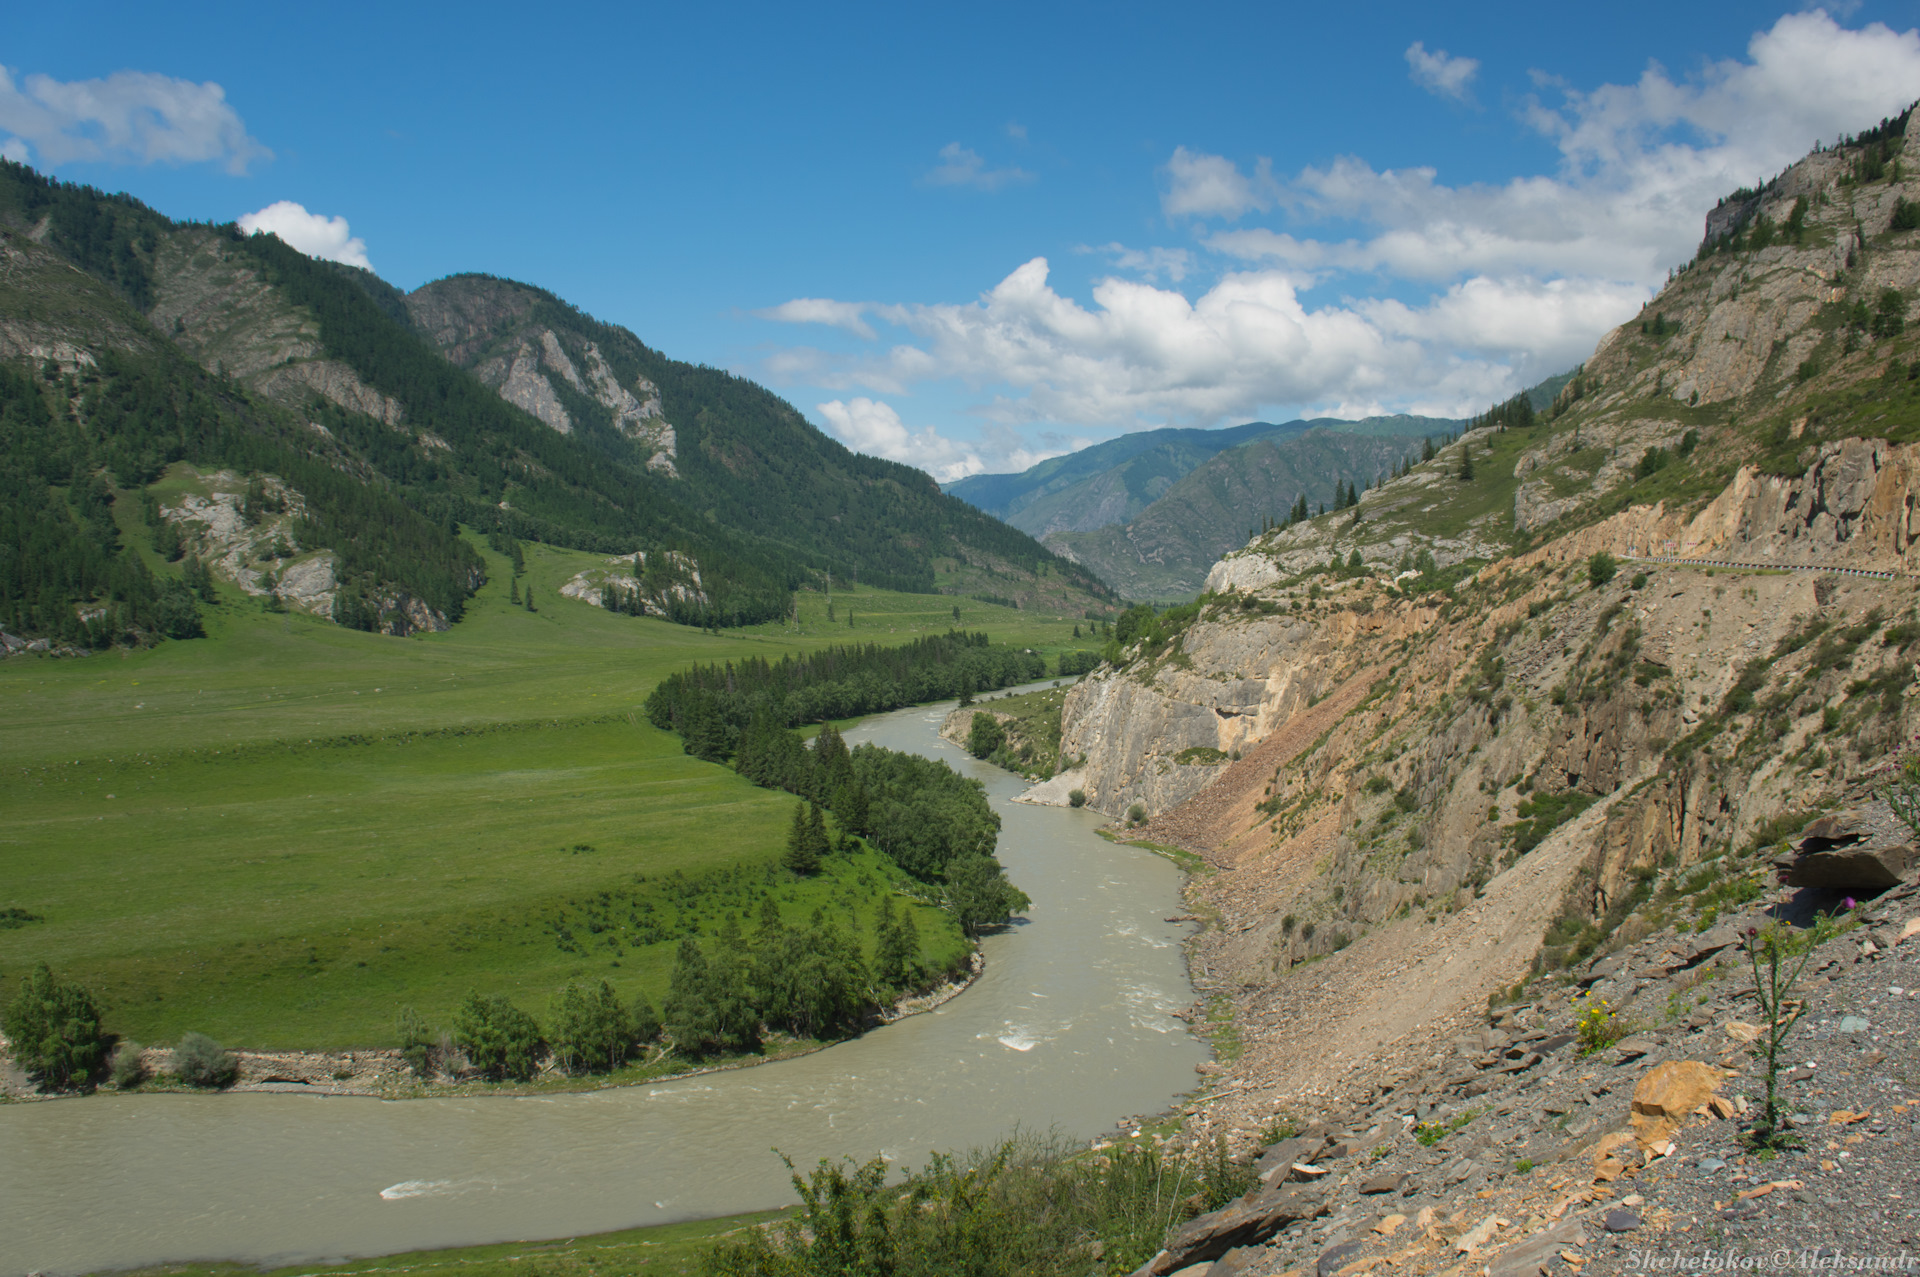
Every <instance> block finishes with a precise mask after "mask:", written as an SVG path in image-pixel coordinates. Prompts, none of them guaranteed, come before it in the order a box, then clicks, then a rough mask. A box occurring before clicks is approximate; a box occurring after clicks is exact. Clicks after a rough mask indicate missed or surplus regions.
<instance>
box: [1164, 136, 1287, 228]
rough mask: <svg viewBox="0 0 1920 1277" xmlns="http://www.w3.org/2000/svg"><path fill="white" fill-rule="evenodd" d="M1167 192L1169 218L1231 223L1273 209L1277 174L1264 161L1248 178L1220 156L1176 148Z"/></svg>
mask: <svg viewBox="0 0 1920 1277" xmlns="http://www.w3.org/2000/svg"><path fill="white" fill-rule="evenodd" d="M1166 174H1167V189H1166V191H1165V192H1164V193H1163V194H1162V195H1161V196H1160V209H1161V211H1162V212H1164V213H1165V214H1166V215H1167V216H1168V217H1224V218H1226V219H1227V220H1228V221H1232V220H1233V219H1235V218H1237V217H1240V216H1242V215H1244V214H1246V213H1250V212H1252V211H1253V210H1254V209H1261V210H1265V209H1268V208H1271V207H1273V174H1272V172H1271V169H1270V166H1269V164H1268V162H1267V161H1266V160H1261V161H1260V163H1259V165H1258V167H1257V168H1256V169H1255V170H1254V174H1253V176H1252V177H1247V176H1246V175H1245V174H1243V173H1242V172H1241V171H1240V170H1239V168H1238V167H1236V166H1235V164H1234V163H1233V161H1232V160H1229V159H1226V158H1225V157H1223V156H1219V155H1207V154H1205V153H1203V152H1199V151H1189V150H1188V149H1187V148H1186V147H1184V146H1176V147H1175V148H1174V149H1173V158H1171V159H1169V160H1168V161H1167V168H1166Z"/></svg>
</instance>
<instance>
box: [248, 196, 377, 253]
mask: <svg viewBox="0 0 1920 1277" xmlns="http://www.w3.org/2000/svg"><path fill="white" fill-rule="evenodd" d="M240 229H241V230H243V231H245V232H247V234H249V235H261V234H266V235H277V236H279V237H280V239H282V240H283V241H285V242H286V243H287V244H288V245H289V246H290V247H293V248H297V249H299V250H300V251H301V252H303V253H305V254H306V255H307V256H308V257H318V258H321V259H322V260H324V261H329V262H344V263H345V264H346V265H348V266H358V267H361V268H362V269H364V270H372V269H373V263H372V262H370V261H368V260H367V244H366V241H365V240H363V239H359V238H358V237H356V236H354V235H353V234H352V233H351V232H350V231H349V230H348V229H347V219H346V218H344V217H328V216H326V215H325V214H323V213H309V212H307V210H306V209H305V208H303V207H301V206H300V205H298V204H296V203H294V202H293V201H292V200H279V201H277V202H276V203H272V204H269V205H267V206H266V207H265V208H263V209H261V210H260V211H259V212H257V213H247V214H245V215H244V216H242V217H241V218H240Z"/></svg>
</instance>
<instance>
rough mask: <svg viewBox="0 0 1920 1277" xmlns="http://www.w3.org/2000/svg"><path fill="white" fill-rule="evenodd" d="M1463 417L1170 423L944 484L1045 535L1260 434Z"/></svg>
mask: <svg viewBox="0 0 1920 1277" xmlns="http://www.w3.org/2000/svg"><path fill="white" fill-rule="evenodd" d="M1456 424H1457V423H1455V422H1452V421H1447V420H1442V419H1440V418H1432V417H1408V416H1393V417H1368V418H1366V419H1365V420H1362V421H1340V420H1337V419H1335V418H1332V417H1320V418H1316V419H1314V420H1312V421H1289V422H1285V423H1283V424H1280V425H1274V424H1272V423H1270V422H1265V421H1254V422H1249V423H1247V424H1246V425H1243V426H1229V427H1227V428H1225V429H1221V430H1191V429H1179V428H1174V427H1168V428H1166V429H1161V430H1142V431H1138V432H1136V433H1134V434H1130V435H1122V436H1120V438H1118V439H1109V440H1108V441H1107V442H1105V443H1097V444H1094V445H1093V446H1092V447H1088V448H1082V449H1081V450H1080V451H1078V452H1073V453H1069V454H1067V455H1066V456H1064V457H1053V458H1050V459H1048V460H1046V461H1042V462H1041V463H1040V464H1038V465H1036V466H1033V467H1031V468H1030V469H1027V470H1024V471H1022V472H1021V473H1019V474H978V475H973V476H971V477H969V478H965V479H961V480H959V481H957V482H955V483H950V484H948V485H947V487H946V491H948V492H950V493H952V494H953V495H954V496H957V497H959V498H961V499H962V500H964V501H967V502H969V503H971V504H973V505H976V506H978V507H979V508H980V509H982V510H985V511H986V512H987V513H988V514H991V515H993V516H995V517H996V518H1000V519H1004V520H1006V521H1007V522H1008V523H1010V524H1012V525H1013V526H1014V527H1016V528H1020V529H1021V530H1023V531H1026V532H1031V533H1032V534H1033V535H1034V536H1037V537H1044V536H1045V535H1046V534H1047V533H1049V532H1085V531H1089V530H1091V529H1093V528H1101V527H1106V526H1108V525H1109V524H1117V523H1125V522H1127V521H1128V520H1130V519H1132V518H1133V517H1134V516H1135V515H1137V514H1139V513H1140V512H1141V511H1142V510H1144V509H1146V508H1147V507H1148V506H1149V505H1151V504H1153V502H1155V501H1157V500H1159V499H1160V498H1161V497H1162V496H1164V495H1165V494H1166V492H1167V490H1168V489H1169V488H1171V487H1172V486H1173V485H1174V484H1175V483H1177V482H1179V480H1180V478H1181V477H1182V476H1183V475H1186V474H1187V473H1189V472H1190V471H1192V470H1193V469H1194V467H1196V466H1198V465H1200V464H1201V463H1202V462H1204V461H1206V460H1207V458H1209V457H1212V456H1215V455H1217V454H1218V453H1221V452H1224V451H1226V450H1227V449H1229V448H1236V447H1239V446H1240V445H1242V444H1247V443H1252V442H1254V441H1255V440H1258V439H1270V440H1276V441H1277V440H1282V439H1290V438H1294V437H1296V436H1298V435H1302V434H1305V433H1306V432H1307V431H1309V430H1313V429H1316V428H1319V429H1325V430H1340V431H1351V432H1353V433H1356V434H1385V435H1396V436H1402V435H1427V434H1443V433H1445V432H1446V431H1448V430H1450V429H1452V428H1453V427H1454V426H1455V425H1456Z"/></svg>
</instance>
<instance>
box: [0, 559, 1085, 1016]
mask: <svg viewBox="0 0 1920 1277" xmlns="http://www.w3.org/2000/svg"><path fill="white" fill-rule="evenodd" d="M471 543H472V544H473V545H474V548H475V552H476V553H477V554H479V555H481V556H483V557H484V558H485V559H486V561H487V563H488V566H489V574H490V582H489V584H487V585H486V586H484V587H483V588H482V589H481V590H480V591H479V592H478V594H477V595H476V596H475V597H474V599H473V600H472V603H471V605H470V610H469V615H468V618H467V620H466V621H465V622H463V623H462V624H461V625H459V626H457V627H455V628H454V629H452V630H450V631H447V632H445V633H438V634H432V633H423V634H419V635H415V636H414V637H411V638H408V639H393V638H385V637H381V636H377V635H370V634H364V633H360V632H356V631H350V630H346V629H343V628H341V627H338V626H334V625H329V624H327V623H325V622H323V621H320V620H317V619H315V618H312V617H308V616H303V615H299V614H296V613H281V614H274V613H267V612H263V611H261V610H260V609H259V607H258V605H257V604H255V603H253V602H252V601H250V600H244V601H243V600H242V599H240V598H239V596H238V594H237V592H236V591H232V590H227V591H225V593H224V599H225V601H224V602H223V603H222V604H221V605H220V606H219V607H216V608H212V609H209V611H208V615H207V626H208V630H209V637H208V638H207V639H205V640H199V641H195V642H190V643H168V644H162V645H160V646H158V647H153V648H149V649H143V650H125V651H119V652H115V653H111V654H105V655H100V656H95V657H92V658H90V659H64V660H63V659H55V658H30V657H29V658H15V659H13V660H10V661H7V662H5V663H3V664H0V707H4V709H3V711H0V712H4V715H5V717H6V719H7V721H9V722H13V723H27V722H31V723H33V724H35V730H33V731H31V732H24V731H21V732H9V733H5V734H4V736H0V806H4V809H5V810H6V811H7V812H8V820H7V822H6V825H5V829H4V833H3V834H0V837H4V839H5V847H6V852H5V855H6V863H7V866H8V874H7V876H6V880H5V882H4V885H0V908H4V907H14V908H20V909H24V910H26V911H27V912H29V913H32V914H36V915H39V916H40V917H41V918H42V919H43V920H42V921H37V922H31V923H28V924H26V925H24V926H20V927H17V928H14V929H11V930H0V997H4V996H5V995H6V989H7V987H9V986H10V985H11V982H12V981H13V980H14V979H17V978H18V977H19V976H20V975H22V974H24V972H25V971H26V970H27V969H28V967H29V966H30V964H31V963H33V962H35V961H39V960H46V961H49V962H51V963H52V964H53V965H54V966H55V968H56V969H57V970H59V971H61V972H62V973H64V974H67V975H69V976H72V977H74V978H77V979H80V980H81V981H82V982H84V983H87V984H89V985H91V986H93V987H94V988H95V989H96V990H98V991H99V992H100V993H101V994H102V996H103V998H104V1001H105V1002H106V1004H107V1008H108V1023H109V1026H110V1027H111V1028H113V1029H114V1030H115V1031H118V1032H123V1033H127V1034H130V1035H132V1036H135V1037H138V1038H140V1039H142V1040H144V1041H156V1040H158V1041H167V1040H172V1039H173V1038H176V1037H177V1036H178V1035H179V1034H180V1033H182V1032H184V1031H186V1030H188V1029H197V1030H200V1031H203V1032H208V1033H212V1034H214V1035H215V1036H217V1037H222V1038H224V1039H226V1040H228V1041H231V1042H233V1043H235V1044H238V1045H245V1046H255V1047H265V1046H281V1047H294V1046H301V1047H322V1046H349V1045H362V1046H364V1045H378V1044H382V1043H387V1042H390V1041H392V1040H393V1037H394V1016H395V1014H396V1012H397V1010H398V1008H399V1006H400V1005H402V1004H412V1005H414V1006H417V1007H418V1008H419V1009H420V1010H421V1012H422V1013H423V1014H425V1015H426V1016H427V1017H428V1018H429V1020H430V1021H432V1022H437V1023H443V1024H444V1023H445V1015H446V1012H447V1009H448V1008H449V1007H450V1006H451V1004H452V1003H453V1002H454V1001H455V1000H456V999H457V998H458V997H459V996H460V995H462V994H463V993H464V992H465V991H466V990H467V989H468V988H469V987H479V988H481V989H482V990H490V991H498V992H502V993H507V994H509V995H511V996H513V997H515V998H516V999H518V1000H520V1001H521V1002H522V1003H523V1004H524V1005H526V1006H527V1007H529V1009H532V1010H534V1011H535V1013H536V1014H539V1013H541V1012H542V1011H543V1010H544V1008H545V1005H546V998H547V997H548V995H550V994H551V993H552V992H553V991H554V990H555V989H556V988H557V987H558V986H559V985H560V984H561V983H563V982H564V981H565V980H566V979H568V978H569V977H571V976H575V975H588V976H593V977H596V978H597V977H602V976H604V977H606V978H608V979H610V980H612V981H613V982H614V984H615V986H616V988H618V989H619V990H620V991H621V992H622V994H623V995H627V996H631V994H632V993H634V992H637V991H640V990H645V991H646V992H648V993H649V994H650V995H652V996H654V997H655V998H656V999H657V998H658V997H659V996H660V995H661V994H663V993H664V991H665V985H666V977H667V972H668V968H669V964H670V961H671V952H672V948H673V943H672V940H671V939H665V938H663V939H660V940H658V941H655V942H650V943H647V942H640V943H636V942H635V936H636V932H639V933H641V934H643V935H644V933H645V930H646V929H645V928H644V927H638V926H636V925H635V924H634V923H633V922H632V920H633V919H636V918H637V919H638V920H639V922H640V923H644V924H649V925H651V926H653V927H654V928H656V929H658V930H659V931H660V932H662V933H663V934H668V933H671V934H675V935H677V934H679V933H682V932H684V931H686V930H688V929H689V928H691V927H693V926H697V927H699V928H700V930H701V933H702V934H706V935H711V934H712V933H713V931H714V930H715V929H716V928H717V927H718V926H719V925H720V922H721V915H722V914H723V913H726V912H737V911H739V910H740V909H741V908H745V907H747V905H749V904H752V905H753V906H754V907H757V900H758V898H759V896H760V895H761V894H762V893H765V892H768V891H771V892H772V894H773V895H774V897H775V898H776V900H778V901H779V902H780V905H781V908H782V910H783V911H784V912H785V913H787V914H788V916H789V919H790V920H791V921H803V920H804V919H805V918H806V917H807V916H808V915H809V914H810V913H811V912H812V910H813V909H814V908H815V907H820V908H824V909H825V910H826V911H827V912H828V913H829V914H830V915H833V916H836V917H838V918H840V919H841V921H842V922H843V923H847V922H849V921H851V920H852V919H853V918H860V919H864V920H865V925H866V927H867V929H866V931H865V933H864V934H865V935H866V936H867V937H869V939H870V937H871V925H870V923H871V918H872V915H873V911H874V909H875V907H876V906H877V903H878V901H879V900H880V899H881V898H883V897H884V896H885V895H886V894H887V893H888V892H889V891H890V889H891V882H892V880H893V879H894V877H896V876H897V871H893V870H892V869H891V867H890V866H889V865H887V864H885V863H884V862H881V861H879V860H877V859H860V860H855V861H846V860H844V859H843V860H841V861H840V863H839V865H838V867H837V869H836V871H835V872H834V873H833V874H829V875H823V876H822V878H821V879H819V880H816V881H813V882H809V883H799V882H796V881H793V880H790V879H789V878H787V877H785V876H784V875H783V874H782V873H775V874H774V875H773V877H772V880H771V881H770V880H769V878H768V873H769V868H770V866H771V865H772V864H773V862H774V861H775V860H776V859H777V857H778V854H779V851H780V849H781V848H782V846H783V844H784V838H785V833H786V828H787V822H788V820H789V817H790V812H791V807H792V801H793V800H792V799H791V798H790V797H788V796H787V795H784V794H778V793H774V792H771V791H768V790H762V789H757V788H754V787H753V786H751V785H749V784H748V783H746V782H745V781H743V780H741V779H740V778H738V777H737V776H735V775H734V774H733V773H732V772H731V771H730V770H728V769H726V768H724V767H719V766H715V765H712V764H708V763H703V762H700V761H698V760H695V759H692V758H689V757H688V756H687V755H685V754H684V753H682V752H681V749H680V744H679V742H678V741H677V740H676V739H674V738H673V737H671V736H669V735H667V734H666V733H662V732H659V731H657V730H655V729H654V728H652V727H651V726H649V725H648V723H647V722H646V720H645V718H644V717H643V716H641V715H640V714H639V713H638V707H639V705H640V703H641V701H643V700H644V699H645V697H646V694H647V693H648V691H650V690H651V688H652V686H653V685H654V683H655V682H656V681H657V680H658V679H659V678H660V677H661V676H662V675H663V674H664V673H666V672H668V671H671V670H674V669H678V668H682V667H683V666H685V665H687V664H688V663H690V662H692V661H694V660H701V661H711V660H725V659H728V658H729V657H733V656H737V655H740V654H745V653H749V652H751V653H757V654H768V655H773V656H778V655H779V654H780V653H781V652H785V651H792V650H796V649H806V648H811V647H819V646H823V645H826V644H828V643H841V642H845V641H846V640H847V638H848V637H849V634H850V633H851V636H852V637H856V638H862V639H878V640H883V641H884V639H885V638H887V637H889V636H897V637H903V638H904V637H907V636H910V635H912V634H915V633H926V632H932V631H941V630H944V629H945V628H946V627H947V626H949V625H951V624H952V623H953V617H952V608H953V607H954V606H955V605H956V601H955V600H952V599H947V598H941V597H939V596H931V595H910V594H900V593H894V592H884V591H876V590H872V589H869V588H866V587H862V588H860V589H859V590H858V591H853V592H846V591H842V590H838V589H836V592H835V599H834V602H835V605H836V618H837V619H836V622H835V623H833V624H831V625H830V624H828V623H827V621H826V601H825V599H824V598H822V597H820V596H818V595H812V594H806V595H803V596H802V598H801V601H800V629H799V631H798V632H795V631H793V630H792V629H791V628H789V627H783V626H780V625H767V626H763V627H759V628H755V629H748V630H744V631H728V632H726V633H724V634H721V635H715V634H708V633H703V632H701V631H698V630H694V629H690V628H687V627H682V626H675V625H671V624H668V623H666V622H664V621H660V620H655V619H649V618H633V617H626V616H619V615H609V614H607V613H605V612H602V611H601V610H599V609H597V608H593V607H590V606H588V605H586V604H584V603H580V602H577V601H574V600H570V599H562V598H560V597H559V595H558V593H557V591H558V588H559V586H560V585H561V584H562V583H564V582H565V581H566V580H567V579H569V578H570V577H571V576H572V575H573V574H574V573H575V572H577V571H579V570H580V569H581V568H582V567H583V566H587V565H591V564H595V563H598V562H599V561H600V559H599V556H594V555H589V554H585V553H582V552H578V551H570V550H563V549H558V548H554V547H549V546H527V547H524V553H525V556H526V566H527V570H526V574H525V576H524V577H522V578H521V581H522V582H523V583H524V584H526V585H527V586H529V587H530V588H531V590H532V592H533V594H534V597H535V599H536V602H537V606H538V608H539V610H538V611H536V612H531V613H530V612H528V611H527V610H526V609H525V608H524V607H518V606H513V605H511V604H510V603H508V601H507V599H506V593H507V591H508V589H509V579H510V577H511V575H512V574H511V571H510V568H509V565H508V564H507V563H506V562H505V560H504V559H502V558H500V557H499V556H496V555H493V554H492V553H491V552H490V551H487V550H486V549H485V548H484V543H483V542H481V541H480V539H479V538H477V537H474V538H471ZM142 552H143V553H150V552H149V551H145V550H143V551H142ZM849 605H851V606H852V607H853V609H854V626H853V628H852V629H851V631H849V628H848V626H847V624H846V620H845V618H846V614H847V611H846V610H847V608H848V606H849ZM958 606H960V607H961V609H962V615H963V620H964V623H965V624H966V625H967V626H969V627H970V628H973V629H983V630H986V631H987V632H989V633H990V634H992V635H993V636H994V637H995V638H997V639H1002V640H1006V641H1012V642H1019V643H1021V644H1023V645H1029V646H1034V647H1036V648H1040V649H1042V650H1054V649H1057V648H1058V647H1060V646H1063V645H1070V644H1069V643H1068V640H1069V639H1070V635H1071V633H1072V621H1071V619H1070V618H1066V619H1062V620H1059V621H1056V620H1054V619H1052V618H1051V617H1041V616H1039V615H1037V614H1034V613H1031V612H1021V611H1013V610H1010V609H1005V608H999V607H992V606H988V605H983V604H977V603H974V602H971V601H961V602H959V604H958ZM589 848H590V850H589ZM676 871H677V872H678V873H679V874H683V875H685V876H686V878H687V879H688V880H690V881H691V882H693V883H695V884H702V885H704V886H705V887H706V888H707V889H706V890H705V891H704V892H696V891H691V890H690V889H689V888H688V886H687V884H686V883H685V882H681V881H677V880H675V879H673V878H672V877H671V875H673V874H675V873H676ZM720 873H725V874H727V875H729V877H728V878H727V879H726V880H725V881H723V882H722V881H718V880H716V879H715V878H714V876H713V875H715V874H720ZM641 879H644V881H640V880H641ZM596 902H598V903H596ZM616 906H617V907H616ZM921 913H922V917H921V920H920V932H921V935H922V938H923V940H924V941H925V945H926V956H927V958H928V960H929V961H931V962H934V963H936V964H944V963H945V962H947V961H950V960H951V959H953V958H955V957H957V956H958V955H959V954H960V953H961V951H962V946H961V942H960V940H959V937H958V935H957V932H956V931H955V929H954V928H953V927H952V925H951V923H950V920H948V919H947V918H946V917H945V915H941V914H939V913H937V912H936V911H932V910H922V911H921ZM590 915H591V917H594V918H599V919H600V920H602V921H603V922H611V923H615V924H617V925H615V926H611V927H609V930H608V932H607V933H605V934H602V933H594V932H589V930H588V929H587V928H586V927H584V926H583V925H582V924H583V922H587V921H589V918H590ZM556 924H557V925H560V926H566V927H567V928H568V929H569V930H570V931H571V932H572V933H574V935H575V936H576V938H577V939H578V940H579V941H580V943H579V944H577V945H576V946H575V947H574V948H563V947H560V945H559V944H558V943H557V930H556ZM616 932H617V933H619V936H620V938H619V940H618V942H617V943H618V947H617V948H616V947H614V946H612V945H610V944H609V943H608V940H609V939H610V938H611V937H612V936H613V935H614V934H615V933H616ZM589 935H591V937H592V938H591V942H590V943H589V942H588V941H587V937H588V936H589Z"/></svg>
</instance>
